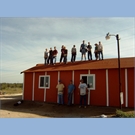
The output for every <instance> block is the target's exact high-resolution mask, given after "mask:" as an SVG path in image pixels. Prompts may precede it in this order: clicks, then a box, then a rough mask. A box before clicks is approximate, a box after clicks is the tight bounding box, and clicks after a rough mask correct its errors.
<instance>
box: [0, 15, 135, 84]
mask: <svg viewBox="0 0 135 135" xmlns="http://www.w3.org/2000/svg"><path fill="white" fill-rule="evenodd" d="M108 32H110V34H119V36H120V38H121V39H120V56H121V57H133V56H134V55H135V53H134V37H135V18H133V17H107V18H103V17H100V18H98V17H95V18H93V17H91V18H88V17H86V18H73V17H69V18H66V17H61V18H57V17H54V18H51V17H48V18H45V17H43V18H40V17H37V18H30V17H27V18H23V17H21V18H19V17H18V18H15V17H14V18H12V17H7V18H0V39H1V43H0V65H1V66H0V76H1V78H0V82H12V83H18V82H19V83H20V82H23V75H22V74H20V72H21V71H23V70H26V69H28V68H30V67H33V66H35V65H36V64H38V63H43V62H44V59H43V53H44V50H45V48H48V49H49V48H50V47H52V48H53V47H54V46H56V47H57V50H58V57H57V62H59V58H60V48H61V46H62V45H63V44H64V45H65V46H66V47H67V49H68V51H69V53H68V61H70V59H71V53H70V50H71V48H72V46H73V45H74V44H75V45H76V48H77V60H80V58H81V54H80V52H79V47H80V44H81V43H82V40H85V41H86V43H87V42H90V43H91V45H92V47H93V49H92V52H93V59H95V57H94V44H95V43H98V42H99V41H101V42H102V44H103V48H104V58H105V59H108V58H117V42H116V38H115V37H111V38H110V40H106V39H105V35H106V34H107V33H108Z"/></svg>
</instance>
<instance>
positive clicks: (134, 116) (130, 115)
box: [116, 110, 135, 118]
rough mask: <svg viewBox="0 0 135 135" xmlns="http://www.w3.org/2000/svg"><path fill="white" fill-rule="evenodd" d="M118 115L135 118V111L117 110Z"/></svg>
mask: <svg viewBox="0 0 135 135" xmlns="http://www.w3.org/2000/svg"><path fill="white" fill-rule="evenodd" d="M116 116H117V117H120V118H135V113H133V112H123V111H122V110H116Z"/></svg>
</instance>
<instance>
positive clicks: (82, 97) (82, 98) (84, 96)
mask: <svg viewBox="0 0 135 135" xmlns="http://www.w3.org/2000/svg"><path fill="white" fill-rule="evenodd" d="M82 100H84V105H85V106H86V95H80V106H81V105H82Z"/></svg>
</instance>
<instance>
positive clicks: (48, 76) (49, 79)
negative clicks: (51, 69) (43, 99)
mask: <svg viewBox="0 0 135 135" xmlns="http://www.w3.org/2000/svg"><path fill="white" fill-rule="evenodd" d="M41 77H48V82H49V84H48V87H45V86H43V87H41V86H40V78H41ZM38 82H39V84H38V88H39V89H44V88H46V89H50V75H40V76H39V81H38Z"/></svg>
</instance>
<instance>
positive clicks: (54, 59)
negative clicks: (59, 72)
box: [53, 47, 58, 65]
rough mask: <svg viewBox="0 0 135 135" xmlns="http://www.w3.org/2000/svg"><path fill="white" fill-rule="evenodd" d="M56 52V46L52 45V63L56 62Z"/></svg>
mask: <svg viewBox="0 0 135 135" xmlns="http://www.w3.org/2000/svg"><path fill="white" fill-rule="evenodd" d="M57 54H58V51H57V50H56V47H54V50H53V64H54V65H55V64H56V59H57Z"/></svg>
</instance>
